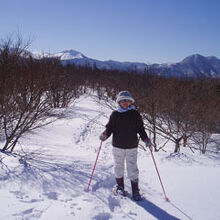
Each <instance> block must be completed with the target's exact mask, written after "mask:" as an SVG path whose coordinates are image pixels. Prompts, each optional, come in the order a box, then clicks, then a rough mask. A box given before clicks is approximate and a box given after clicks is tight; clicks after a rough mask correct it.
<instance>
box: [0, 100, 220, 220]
mask: <svg viewBox="0 0 220 220" xmlns="http://www.w3.org/2000/svg"><path fill="white" fill-rule="evenodd" d="M61 111H62V112H61V114H60V115H61V116H62V117H60V119H59V120H57V121H55V122H54V123H52V124H49V125H48V126H47V127H45V128H41V129H39V130H37V131H35V132H33V133H31V134H29V135H27V136H26V137H24V138H23V139H22V143H21V144H22V148H21V149H20V150H19V151H18V152H17V153H18V154H20V155H23V157H22V158H21V157H20V156H18V155H17V154H14V155H11V156H9V155H7V154H4V153H0V156H1V160H2V163H1V174H0V198H1V201H2V202H1V206H0V219H7V220H11V219H12V220H14V219H41V220H48V219H53V220H60V219H65V220H68V219H76V220H78V219H79V220H82V219H93V220H108V219H115V220H116V219H117V220H118V219H126V220H127V219H135V220H136V219H138V220H139V219H140V220H142V219H147V220H154V219H160V220H176V219H186V220H187V219H198V220H203V219H204V220H207V219H212V220H215V219H216V220H217V219H219V217H220V216H219V214H218V213H217V211H216V210H218V208H217V207H213V210H214V211H215V213H214V214H212V215H211V218H207V216H209V215H206V216H205V215H204V218H203V216H202V215H200V214H199V213H200V211H198V210H197V209H198V208H199V205H198V207H196V208H192V207H191V205H192V204H193V205H194V204H196V202H197V201H199V199H198V200H195V198H191V201H189V199H188V198H187V196H184V195H183V194H184V193H185V194H187V193H186V192H187V191H185V192H182V191H181V190H179V191H178V189H179V187H178V186H177V184H181V187H182V188H183V189H184V190H185V189H187V187H185V188H184V185H187V183H188V182H189V180H188V179H184V175H186V177H187V178H193V173H194V172H193V171H192V170H191V167H190V166H189V164H191V165H193V166H194V169H195V170H196V169H198V172H201V170H200V167H199V166H198V163H199V162H200V161H198V163H197V162H195V161H193V160H190V156H188V157H187V158H184V155H185V154H184V155H182V157H181V155H180V157H179V158H175V156H169V157H168V154H164V153H158V155H157V159H158V157H161V160H158V163H159V168H161V169H160V171H161V173H162V177H166V178H164V179H165V180H166V181H165V183H169V184H166V187H167V188H168V192H169V193H168V197H169V195H171V198H170V199H171V202H172V203H168V202H166V201H164V197H163V194H162V190H161V188H160V185H159V182H158V179H157V176H156V173H155V170H154V167H153V164H152V160H151V157H150V154H149V153H148V152H145V151H142V150H139V156H138V157H139V158H138V161H139V169H140V187H141V191H142V193H143V195H144V199H143V201H141V202H134V201H132V200H131V199H130V198H123V199H120V198H118V197H115V196H113V195H112V192H111V190H112V187H113V186H114V184H115V180H114V175H113V160H112V154H111V150H112V147H111V140H110V139H109V140H107V141H106V142H104V144H103V146H102V150H101V153H100V157H99V160H98V164H97V167H96V170H95V174H94V177H93V180H92V183H91V188H90V192H85V189H86V188H87V186H88V182H89V178H90V175H91V172H92V168H93V165H94V162H95V158H96V155H97V151H98V147H99V138H98V136H99V134H100V132H102V131H103V129H104V127H103V126H102V125H103V124H105V123H106V122H107V118H108V116H109V115H110V113H111V111H110V110H109V109H106V108H104V107H103V106H101V105H98V104H97V102H96V101H94V99H92V98H91V97H89V96H87V97H82V98H81V99H79V100H78V102H77V103H76V104H74V105H72V106H71V107H69V108H68V109H66V110H65V109H64V110H61ZM166 157H167V158H166ZM165 158H166V159H165ZM180 160H185V164H184V163H183V165H182V163H181V165H180V164H178V163H179V161H180ZM210 161H211V160H208V162H209V163H210V164H211V165H210V166H211V168H209V167H206V169H207V173H210V170H212V171H213V175H212V172H211V173H210V176H209V177H210V179H212V178H213V176H215V174H214V172H215V171H216V170H217V169H218V168H219V159H218V158H217V161H218V163H214V165H213V164H212V162H210ZM206 162H207V161H206ZM174 165H175V166H174ZM204 170H205V169H204ZM179 172H182V173H184V175H181V174H179V176H178V178H179V179H178V178H176V177H177V174H178V173H179ZM187 172H188V173H187ZM172 173H173V174H172ZM205 173H206V170H205ZM170 174H172V175H170ZM218 177H219V175H218ZM198 181H201V176H198ZM216 181H217V182H216V183H218V182H219V183H220V178H217V179H216ZM201 184H203V185H202V187H206V186H207V185H206V184H205V183H201ZM125 187H126V190H128V191H130V183H129V181H128V180H127V179H126V180H125ZM191 187H193V190H195V191H196V189H195V188H194V187H196V184H191ZM213 192H215V194H216V195H215V197H214V198H216V197H217V196H218V195H219V192H220V191H219V190H215V191H213ZM213 192H212V190H211V191H210V192H209V193H213ZM194 195H195V194H194ZM196 195H197V194H196ZM205 196H207V195H206V194H205ZM213 196H214V195H213ZM210 203H211V204H210V206H211V205H212V204H213V201H211V200H210ZM210 206H209V207H208V208H209V209H210ZM195 209H196V210H197V211H195ZM209 214H211V213H209Z"/></svg>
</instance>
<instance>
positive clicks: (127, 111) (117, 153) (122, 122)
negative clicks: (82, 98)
mask: <svg viewBox="0 0 220 220" xmlns="http://www.w3.org/2000/svg"><path fill="white" fill-rule="evenodd" d="M116 103H117V104H118V109H117V110H116V111H113V112H112V114H111V116H110V119H109V122H108V123H107V125H106V130H105V131H104V132H103V133H102V134H101V135H100V140H101V141H105V140H106V139H107V138H108V137H109V136H110V135H111V134H113V139H112V145H113V149H112V152H113V158H114V163H115V165H114V172H115V178H116V183H117V185H116V192H117V193H119V194H121V195H125V191H124V162H125V161H126V167H127V173H128V178H129V179H130V181H131V188H132V197H133V199H134V200H136V201H140V200H141V195H140V193H139V186H138V175H139V170H138V167H137V147H138V137H137V134H139V135H140V137H141V139H142V140H143V141H144V142H145V144H146V147H150V148H151V150H152V144H151V141H150V139H149V138H148V136H147V134H146V132H145V130H144V125H143V120H142V118H141V116H140V114H139V112H138V111H137V110H135V106H134V105H133V103H134V99H133V98H132V96H131V94H130V93H129V92H128V91H121V92H120V93H119V94H118V96H117V99H116Z"/></svg>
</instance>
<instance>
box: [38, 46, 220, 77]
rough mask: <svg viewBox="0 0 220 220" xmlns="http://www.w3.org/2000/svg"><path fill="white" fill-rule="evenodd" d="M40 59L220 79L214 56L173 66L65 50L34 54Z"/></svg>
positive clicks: (218, 62)
mask: <svg viewBox="0 0 220 220" xmlns="http://www.w3.org/2000/svg"><path fill="white" fill-rule="evenodd" d="M34 55H35V56H36V55H38V57H42V56H46V57H58V58H60V60H61V62H62V64H63V65H66V64H76V65H81V66H89V67H97V68H98V69H106V70H114V69H116V70H122V71H137V72H139V73H145V72H146V71H150V72H152V73H155V74H157V75H161V76H166V77H211V78H218V77H220V59H218V58H217V57H214V56H207V57H205V56H202V55H200V54H194V55H191V56H188V57H186V58H185V59H183V60H182V61H180V62H177V63H172V64H167V63H164V64H146V63H139V62H119V61H114V60H108V61H100V60H96V59H92V58H89V57H86V56H85V55H83V54H82V53H80V52H78V51H75V50H65V51H62V52H59V53H55V54H43V55H42V54H41V55H39V54H36V53H35V54H34Z"/></svg>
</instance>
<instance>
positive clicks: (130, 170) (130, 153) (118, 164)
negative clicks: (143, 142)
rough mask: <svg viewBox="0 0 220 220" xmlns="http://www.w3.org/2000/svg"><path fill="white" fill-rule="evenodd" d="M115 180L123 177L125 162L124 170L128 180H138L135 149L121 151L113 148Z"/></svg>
mask: <svg viewBox="0 0 220 220" xmlns="http://www.w3.org/2000/svg"><path fill="white" fill-rule="evenodd" d="M112 153H113V158H114V162H115V165H114V171H115V178H121V177H124V165H125V161H126V168H127V174H128V178H129V179H130V180H136V179H138V174H139V170H138V167H137V148H132V149H121V148H117V147H113V149H112Z"/></svg>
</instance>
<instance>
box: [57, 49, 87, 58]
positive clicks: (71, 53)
mask: <svg viewBox="0 0 220 220" xmlns="http://www.w3.org/2000/svg"><path fill="white" fill-rule="evenodd" d="M53 56H54V57H59V58H60V59H61V60H71V59H82V58H85V56H84V55H83V54H82V53H80V52H79V51H76V50H64V51H62V52H59V53H55V54H53Z"/></svg>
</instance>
